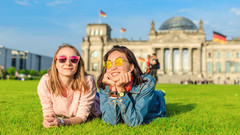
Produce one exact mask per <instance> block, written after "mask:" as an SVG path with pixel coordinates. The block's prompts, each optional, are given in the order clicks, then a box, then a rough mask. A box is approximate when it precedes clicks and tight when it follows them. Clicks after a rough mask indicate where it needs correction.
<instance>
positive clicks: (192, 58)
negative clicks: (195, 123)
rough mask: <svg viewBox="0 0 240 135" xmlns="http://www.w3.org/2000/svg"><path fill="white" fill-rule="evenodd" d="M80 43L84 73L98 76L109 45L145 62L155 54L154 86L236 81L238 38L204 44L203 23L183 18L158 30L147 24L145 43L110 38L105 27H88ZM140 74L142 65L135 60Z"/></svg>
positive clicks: (239, 47)
mask: <svg viewBox="0 0 240 135" xmlns="http://www.w3.org/2000/svg"><path fill="white" fill-rule="evenodd" d="M86 31H87V32H86V37H85V38H84V39H83V42H82V44H81V48H82V57H83V59H84V61H85V66H86V69H87V71H88V72H89V73H90V74H92V75H94V76H95V77H98V75H99V74H100V72H101V69H102V68H103V56H104V54H105V53H106V52H107V51H108V50H110V49H111V48H112V46H113V45H121V46H126V47H128V48H129V49H130V50H132V51H133V53H134V54H135V56H136V58H138V57H142V58H144V59H145V60H146V58H147V55H151V54H152V53H156V54H157V57H158V59H159V62H160V69H159V70H158V77H159V82H158V83H180V81H181V80H189V79H191V80H193V81H196V80H209V81H213V82H214V83H216V84H223V83H228V84H232V83H233V82H234V81H236V80H237V81H239V79H240V78H239V75H240V66H239V63H240V57H239V53H240V38H234V39H232V40H228V41H227V43H226V44H221V43H217V42H213V41H207V40H206V38H205V37H206V35H205V32H204V29H203V22H202V21H200V22H199V27H197V26H196V25H195V24H194V23H193V22H192V21H191V20H189V19H187V18H184V17H173V18H170V19H168V20H166V21H165V22H164V23H163V24H162V25H161V26H160V28H159V29H158V30H155V25H154V22H152V23H151V25H150V31H149V35H148V40H147V41H129V40H127V39H112V38H111V28H110V26H109V25H108V24H88V25H87V28H86ZM139 65H140V67H141V69H142V70H143V72H144V71H145V69H146V63H145V62H141V61H139Z"/></svg>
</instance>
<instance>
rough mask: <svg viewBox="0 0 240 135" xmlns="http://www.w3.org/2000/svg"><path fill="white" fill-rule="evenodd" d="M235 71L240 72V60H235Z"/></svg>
mask: <svg viewBox="0 0 240 135" xmlns="http://www.w3.org/2000/svg"><path fill="white" fill-rule="evenodd" d="M235 73H239V62H235Z"/></svg>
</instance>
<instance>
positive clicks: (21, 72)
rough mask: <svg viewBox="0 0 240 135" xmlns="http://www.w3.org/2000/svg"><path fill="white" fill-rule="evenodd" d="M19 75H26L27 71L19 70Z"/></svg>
mask: <svg viewBox="0 0 240 135" xmlns="http://www.w3.org/2000/svg"><path fill="white" fill-rule="evenodd" d="M19 74H27V70H26V69H21V70H20V71H19Z"/></svg>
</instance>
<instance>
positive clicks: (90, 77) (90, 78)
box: [84, 74, 95, 82]
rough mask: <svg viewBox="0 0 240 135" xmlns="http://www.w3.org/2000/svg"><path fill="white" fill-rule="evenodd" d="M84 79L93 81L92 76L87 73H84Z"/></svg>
mask: <svg viewBox="0 0 240 135" xmlns="http://www.w3.org/2000/svg"><path fill="white" fill-rule="evenodd" d="M84 79H85V81H86V82H95V80H94V78H93V76H92V75H89V74H87V75H85V78H84Z"/></svg>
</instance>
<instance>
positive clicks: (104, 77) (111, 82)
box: [102, 73, 115, 86]
mask: <svg viewBox="0 0 240 135" xmlns="http://www.w3.org/2000/svg"><path fill="white" fill-rule="evenodd" d="M102 83H104V84H108V85H111V86H114V85H115V82H114V81H112V80H111V79H110V77H109V75H108V73H105V74H104V76H103V80H102Z"/></svg>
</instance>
